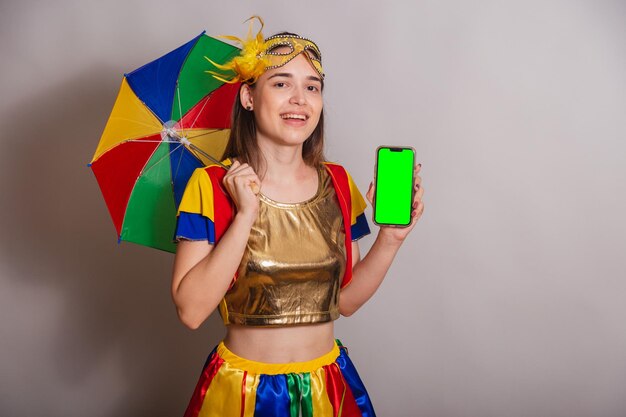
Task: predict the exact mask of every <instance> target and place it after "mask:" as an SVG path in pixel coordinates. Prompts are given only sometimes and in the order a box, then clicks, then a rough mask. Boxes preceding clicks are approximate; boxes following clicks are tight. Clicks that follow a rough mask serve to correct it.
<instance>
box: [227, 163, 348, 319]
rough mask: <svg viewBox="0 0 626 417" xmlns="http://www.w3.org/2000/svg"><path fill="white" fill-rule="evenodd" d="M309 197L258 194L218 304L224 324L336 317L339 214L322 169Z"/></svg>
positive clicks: (341, 246) (341, 245)
mask: <svg viewBox="0 0 626 417" xmlns="http://www.w3.org/2000/svg"><path fill="white" fill-rule="evenodd" d="M318 173H319V186H318V190H317V194H316V195H315V197H313V198H312V199H311V200H308V201H306V202H302V203H295V204H285V203H279V202H276V201H273V200H271V199H269V198H268V197H266V196H264V195H262V194H261V204H260V209H259V216H258V218H257V220H256V222H255V223H254V225H253V226H252V230H251V232H250V237H249V239H248V245H247V247H246V251H245V253H244V256H243V258H242V261H241V264H240V265H239V269H238V276H237V280H236V281H235V282H234V284H233V286H232V287H231V288H230V289H229V290H228V292H227V293H226V295H225V297H224V300H223V301H222V303H221V305H220V314H221V315H222V318H223V319H224V323H226V324H242V325H250V326H279V325H294V324H305V323H321V322H327V321H331V320H335V319H337V318H338V317H339V307H338V305H339V286H340V283H341V277H343V274H344V271H345V268H346V254H345V232H344V229H343V217H342V216H341V210H340V208H339V204H338V203H337V198H336V196H335V189H334V187H333V185H332V182H331V178H330V176H329V175H328V172H327V171H326V169H324V168H323V167H320V168H319V170H318Z"/></svg>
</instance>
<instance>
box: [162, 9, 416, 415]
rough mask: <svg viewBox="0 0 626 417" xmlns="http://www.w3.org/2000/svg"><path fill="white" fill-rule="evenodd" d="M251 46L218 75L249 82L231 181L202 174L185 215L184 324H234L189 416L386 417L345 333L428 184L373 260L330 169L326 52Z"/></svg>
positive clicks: (361, 224) (354, 204)
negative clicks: (344, 324)
mask: <svg viewBox="0 0 626 417" xmlns="http://www.w3.org/2000/svg"><path fill="white" fill-rule="evenodd" d="M259 20H260V19H259ZM261 24H262V22H261ZM242 45H243V48H242V54H241V56H240V57H237V58H235V59H234V60H233V61H232V62H231V63H229V64H228V65H226V66H218V68H220V69H222V70H232V71H234V72H235V74H236V75H235V77H234V78H233V79H228V80H226V81H228V82H234V81H242V84H241V88H240V91H239V96H238V98H237V100H236V102H235V107H234V109H233V121H232V127H231V138H230V143H229V146H228V148H227V150H226V154H225V156H226V157H228V158H230V159H228V160H226V161H225V163H226V164H227V165H229V167H228V170H225V169H223V168H222V167H220V166H218V165H214V166H211V167H208V168H200V169H197V170H196V171H195V172H194V174H193V175H192V177H191V179H190V180H189V183H188V185H187V188H186V190H185V195H184V197H183V200H182V202H181V205H180V208H179V219H178V226H177V240H178V241H179V243H178V249H177V253H176V259H175V263H174V271H173V280H172V296H173V299H174V303H175V304H176V308H177V312H178V315H179V317H180V319H181V321H182V322H183V323H184V324H185V325H187V326H188V327H190V328H192V329H195V328H197V327H198V326H200V324H201V323H202V322H204V321H205V320H206V318H207V317H208V316H209V315H210V314H211V313H212V312H213V311H214V310H215V309H216V308H219V311H220V314H221V316H222V318H223V319H224V322H225V323H226V324H227V334H226V337H225V339H224V340H223V341H222V342H221V343H220V344H219V346H218V347H216V349H215V350H214V351H213V352H212V353H211V354H210V355H209V358H208V360H207V363H206V364H205V368H204V370H203V373H202V375H201V378H200V381H199V382H198V385H197V387H196V391H195V392H194V394H193V397H192V399H191V402H190V404H189V407H188V409H187V413H186V414H185V415H186V416H197V415H203V416H231V415H232V416H294V415H296V416H297V415H303V416H318V415H319V416H374V415H375V414H374V410H373V408H372V406H371V403H370V400H369V397H368V395H367V392H366V390H365V388H364V387H363V385H362V383H361V381H360V379H359V377H358V375H357V373H356V370H355V369H354V367H353V366H352V364H351V362H350V359H349V358H348V357H347V353H346V349H345V348H343V347H342V346H341V345H340V343H339V342H338V341H336V340H335V338H334V331H333V320H335V319H336V318H338V316H339V314H341V315H344V316H350V315H351V314H353V313H354V312H355V311H356V310H358V309H359V307H361V306H362V305H363V304H364V303H365V302H366V301H367V300H368V299H369V298H370V297H371V296H372V295H373V294H374V292H375V291H376V289H377V288H378V286H379V285H380V283H381V282H382V280H383V278H384V276H385V274H386V272H387V270H388V268H389V266H390V265H391V262H392V260H393V258H394V256H395V254H396V252H397V251H398V249H399V247H400V245H401V244H402V242H403V241H404V239H405V238H406V237H407V235H408V234H409V232H410V231H411V230H412V229H413V227H414V226H415V224H416V222H417V220H418V219H419V217H420V216H421V214H422V212H423V209H424V205H423V203H422V202H421V197H422V194H423V189H422V188H421V186H420V183H421V179H420V177H419V176H418V175H417V174H416V189H417V192H416V193H415V201H414V211H413V213H412V218H413V221H412V223H411V225H410V226H409V227H407V228H391V227H381V228H380V230H379V233H378V236H377V238H376V241H375V243H374V245H373V246H372V248H371V249H370V251H369V253H368V254H367V256H365V257H364V258H363V259H360V256H359V247H358V243H357V242H356V240H357V239H359V238H360V237H362V236H363V235H365V234H367V233H369V228H368V226H367V221H366V220H365V217H364V215H363V210H364V208H365V204H364V202H363V199H362V197H361V195H360V194H359V193H358V190H357V189H356V187H355V186H354V183H353V182H352V180H351V179H350V176H349V175H348V174H347V173H346V172H345V170H343V168H342V167H341V166H339V165H336V164H331V163H327V162H325V161H324V159H323V153H322V149H323V101H322V90H323V78H324V73H323V70H322V66H321V54H320V52H319V49H318V48H317V46H316V45H315V44H314V43H313V42H311V41H309V40H307V39H304V38H300V37H298V36H297V35H293V34H290V33H282V34H279V35H275V36H272V37H270V38H267V39H263V36H262V35H261V32H260V31H259V33H258V34H257V36H256V38H252V39H250V36H249V39H248V40H247V41H245V42H242ZM223 76H224V75H221V76H217V75H216V78H219V77H223ZM231 161H232V164H231ZM416 172H419V167H418V168H417V169H416ZM372 196H373V186H372V185H370V189H369V191H368V193H367V198H368V200H369V201H370V203H371V202H372ZM207 241H208V242H209V244H207ZM348 284H349V285H348Z"/></svg>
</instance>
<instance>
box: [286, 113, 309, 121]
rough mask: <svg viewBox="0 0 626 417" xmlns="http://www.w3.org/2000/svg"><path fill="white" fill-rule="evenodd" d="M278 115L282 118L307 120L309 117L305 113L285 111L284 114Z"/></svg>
mask: <svg viewBox="0 0 626 417" xmlns="http://www.w3.org/2000/svg"><path fill="white" fill-rule="evenodd" d="M280 117H281V118H282V119H283V120H289V119H295V120H304V121H307V120H308V119H309V116H307V115H306V114H296V113H285V114H281V115H280Z"/></svg>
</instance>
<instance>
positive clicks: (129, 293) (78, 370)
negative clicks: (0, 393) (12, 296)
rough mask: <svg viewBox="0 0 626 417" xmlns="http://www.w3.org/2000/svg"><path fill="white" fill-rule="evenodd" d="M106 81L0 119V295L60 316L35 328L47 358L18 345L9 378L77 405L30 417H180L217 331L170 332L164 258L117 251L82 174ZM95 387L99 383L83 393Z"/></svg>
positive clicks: (32, 310)
mask: <svg viewBox="0 0 626 417" xmlns="http://www.w3.org/2000/svg"><path fill="white" fill-rule="evenodd" d="M110 74H111V71H110V70H108V71H107V70H106V68H103V67H102V66H100V67H98V68H92V71H86V72H83V73H80V74H77V76H75V77H73V79H72V80H71V82H67V83H66V84H64V85H55V86H52V87H51V89H50V90H49V91H42V92H41V93H40V94H39V95H34V96H31V97H32V99H29V100H28V101H27V102H23V103H19V104H18V105H16V106H15V110H14V111H13V112H12V113H13V114H10V115H8V116H9V119H8V120H10V121H11V124H12V126H20V132H19V137H18V138H16V139H15V140H12V141H11V146H10V147H6V148H5V151H8V150H9V148H10V153H7V154H5V157H4V158H3V159H5V160H6V161H5V162H4V164H5V166H4V167H3V170H6V171H5V172H6V173H8V174H9V175H2V176H1V177H0V178H1V179H0V181H2V182H3V183H4V184H2V189H3V190H6V194H5V195H7V196H10V200H9V199H6V200H5V202H4V203H3V205H4V206H5V208H6V209H7V211H6V212H7V213H10V215H8V216H7V215H5V216H3V219H2V223H4V224H3V225H2V227H3V233H4V235H5V236H12V237H13V238H12V239H11V241H8V240H3V241H2V242H1V243H0V244H1V245H2V246H3V247H2V248H1V250H2V251H3V253H4V255H5V256H7V258H6V261H4V263H5V266H6V267H7V268H8V269H9V270H12V271H14V273H13V277H16V279H15V280H14V281H15V282H8V283H7V285H9V286H11V287H18V286H23V287H24V288H27V290H26V291H27V292H29V293H31V292H32V293H41V292H51V293H55V294H58V296H59V298H60V300H61V303H60V305H61V311H60V312H59V316H58V317H47V318H46V320H48V322H47V323H48V325H49V326H54V329H51V332H50V334H52V335H53V340H46V341H45V343H46V344H47V345H48V346H49V347H48V348H41V346H39V348H37V350H34V349H35V348H34V347H31V346H30V344H29V343H24V346H23V348H24V349H23V351H22V352H21V353H22V355H23V357H22V358H21V360H23V361H24V364H23V365H20V367H21V368H23V372H24V377H25V378H29V379H32V384H31V385H30V389H32V390H36V391H42V390H46V389H49V388H48V387H49V385H48V384H50V383H51V382H53V383H54V387H55V388H54V389H55V390H59V389H62V390H63V391H64V393H65V394H67V396H68V397H70V398H75V401H76V402H75V403H73V404H72V403H67V404H61V405H60V404H55V405H54V407H51V406H52V404H45V403H43V404H41V405H40V406H34V409H35V410H36V409H37V407H42V408H43V409H46V408H47V409H49V410H51V409H56V410H57V411H61V409H62V408H64V409H65V412H60V413H59V414H58V415H65V416H70V415H74V413H78V412H79V410H86V409H89V408H90V407H94V406H96V407H98V408H99V405H100V404H102V408H100V412H99V413H96V414H97V415H99V414H100V413H102V412H103V411H104V409H108V411H109V412H108V413H106V414H107V415H134V416H139V415H182V414H183V412H184V409H185V407H186V404H187V401H188V400H189V398H190V396H191V394H192V392H193V389H194V386H195V383H196V381H197V378H198V376H199V374H200V371H201V367H202V365H203V363H204V360H205V359H206V355H208V353H209V351H210V350H211V349H212V347H213V346H214V345H215V344H216V343H217V342H218V341H219V340H220V339H221V338H222V337H223V333H224V330H223V326H222V324H221V321H220V319H219V317H218V316H217V315H216V314H214V315H213V316H212V317H211V318H210V319H209V320H208V321H207V323H205V324H204V325H203V327H202V328H201V330H199V331H196V332H191V331H188V330H187V329H186V328H185V327H184V326H183V325H182V324H181V323H180V322H179V321H178V318H177V317H176V313H175V309H174V305H173V303H172V301H171V298H170V279H171V268H172V261H173V255H171V254H169V253H166V252H161V251H158V250H155V249H149V248H144V247H141V246H137V245H134V244H131V243H122V244H121V245H118V244H117V243H116V234H115V228H114V227H113V223H112V221H111V219H110V216H109V213H108V211H107V209H106V205H105V203H104V199H103V198H102V196H101V194H100V190H99V188H98V184H97V182H96V180H95V177H94V175H93V173H92V172H91V170H90V169H89V168H88V167H87V163H88V162H89V161H90V160H91V157H92V155H93V152H94V151H95V148H96V145H97V143H98V140H99V138H100V135H101V134H102V130H103V129H104V125H105V123H106V120H107V118H108V115H109V112H110V110H111V108H112V106H113V103H114V101H115V97H116V95H117V91H118V88H119V83H120V81H121V77H122V75H121V74H120V76H119V77H118V78H117V79H116V80H115V81H111V82H109V83H108V82H106V81H102V80H107V79H108V78H110ZM28 299H29V300H30V299H31V298H30V297H29V298H28ZM21 308H23V312H22V311H20V312H19V314H32V315H41V314H45V315H49V314H50V313H49V311H47V310H46V307H44V306H41V305H30V306H27V307H21ZM17 313H18V312H13V314H17ZM20 343H21V342H20ZM41 349H48V350H43V354H44V355H46V356H49V357H47V358H39V359H43V360H45V361H46V364H47V365H48V366H47V367H46V368H45V369H43V370H42V369H34V368H35V365H33V364H29V363H28V360H27V359H26V358H28V357H32V355H33V352H36V353H37V355H41V354H42V353H41V352H42V350H41ZM38 363H39V362H38ZM29 366H31V367H33V369H29ZM111 368H115V369H118V371H117V372H116V373H115V375H116V378H112V377H111V378H109V376H110V375H111V374H112V373H113V372H108V371H107V372H103V369H105V370H107V369H108V370H110V369H111ZM42 372H43V373H44V374H43V375H42ZM45 373H48V375H46V374H45ZM98 373H100V374H98ZM34 376H36V378H35V377H34ZM107 378H109V379H110V380H107ZM94 379H95V380H96V381H98V383H97V384H95V385H90V386H91V387H92V388H88V387H86V384H87V383H88V382H89V381H94ZM89 383H91V382H89ZM29 384H30V382H29ZM38 384H39V385H38ZM60 386H61V387H60ZM73 393H74V394H76V395H75V396H74V395H72V394H73ZM18 401H19V400H18ZM23 401H24V404H23V405H27V404H28V403H31V402H32V398H31V399H29V400H28V399H24V400H23ZM38 401H39V400H38ZM49 401H52V400H49ZM56 401H60V400H56ZM72 401H74V400H72ZM39 402H40V401H39ZM105 404H106V405H105ZM14 405H17V404H14ZM30 408H31V410H33V407H30ZM22 411H24V410H22ZM49 415H50V414H49ZM55 415H56V414H55Z"/></svg>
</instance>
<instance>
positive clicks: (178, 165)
mask: <svg viewBox="0 0 626 417" xmlns="http://www.w3.org/2000/svg"><path fill="white" fill-rule="evenodd" d="M178 148H179V147H176V149H178ZM176 149H174V150H176ZM172 152H173V151H172ZM182 160H183V153H182V152H180V156H179V157H178V163H177V164H176V170H175V171H174V172H173V173H172V182H174V178H176V177H177V176H178V169H179V168H180V163H181V162H182Z"/></svg>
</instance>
